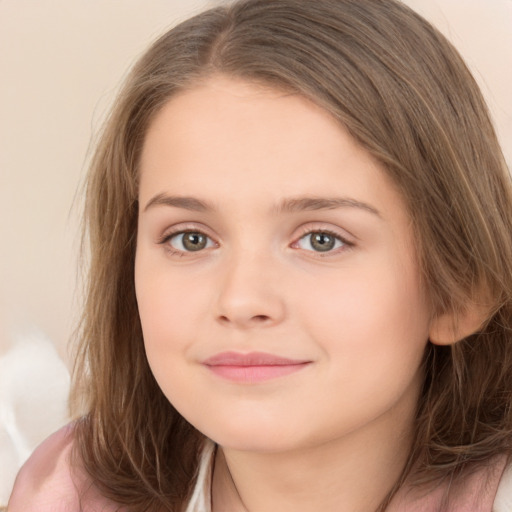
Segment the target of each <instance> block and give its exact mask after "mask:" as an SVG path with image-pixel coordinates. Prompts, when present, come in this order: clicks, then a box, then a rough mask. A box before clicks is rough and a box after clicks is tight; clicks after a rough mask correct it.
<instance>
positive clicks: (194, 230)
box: [157, 228, 355, 258]
mask: <svg viewBox="0 0 512 512" xmlns="http://www.w3.org/2000/svg"><path fill="white" fill-rule="evenodd" d="M186 233H198V234H200V235H203V236H205V237H206V238H208V239H210V240H212V239H211V237H209V236H208V235H207V234H206V233H205V232H204V231H201V230H200V229H197V228H181V229H176V230H175V231H171V232H168V233H166V234H165V235H163V236H162V238H160V239H159V240H158V241H157V243H158V244H160V245H164V246H165V250H166V251H167V252H168V253H169V254H170V255H171V256H179V257H186V255H188V254H193V253H194V252H195V251H181V250H178V249H174V248H173V247H172V246H171V245H170V244H169V241H170V240H171V239H172V238H174V237H175V236H177V235H185V234H186ZM314 233H320V234H323V235H330V236H332V237H334V238H335V239H336V240H337V241H340V242H341V243H342V244H343V245H342V247H338V248H337V249H335V250H330V251H325V253H322V252H321V251H307V252H312V253H314V254H316V256H318V257H320V258H326V257H329V256H333V255H335V254H338V253H339V252H340V250H341V251H346V250H348V249H351V248H352V247H353V246H354V245H355V244H354V243H353V242H349V241H348V240H347V239H346V238H344V237H342V236H340V234H339V233H336V232H335V231H332V230H329V229H311V228H304V229H303V230H302V233H301V235H300V236H299V237H298V238H297V239H296V241H295V242H293V244H292V246H295V245H297V244H298V243H299V242H300V240H302V239H303V238H305V237H306V236H308V235H312V234H314ZM203 250H204V249H200V250H198V251H197V252H202V251H203Z"/></svg>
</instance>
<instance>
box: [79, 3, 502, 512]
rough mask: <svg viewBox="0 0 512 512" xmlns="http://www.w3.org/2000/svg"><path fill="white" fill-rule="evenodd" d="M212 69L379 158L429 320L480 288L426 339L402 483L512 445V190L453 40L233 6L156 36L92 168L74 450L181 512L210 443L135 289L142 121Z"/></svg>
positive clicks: (318, 7) (332, 13)
mask: <svg viewBox="0 0 512 512" xmlns="http://www.w3.org/2000/svg"><path fill="white" fill-rule="evenodd" d="M213 74H223V75H225V76H228V77H236V78H241V79H244V80H247V81H253V82H258V83H264V84H266V85H269V86H271V87H275V88H276V89H279V90H286V91H290V92H293V93H296V94H300V95H303V96H304V97H307V98H309V99H311V100H312V101H313V102H315V103H316V104H318V105H320V106H321V107H323V108H324V109H325V110H326V111H328V112H329V113H330V114H331V115H332V116H334V117H335V118H336V119H337V120H339V122H340V123H341V124H342V125H343V126H344V127H345V128H346V129H348V130H349V132H350V133H351V135H352V136H353V137H354V138H355V139H356V140H357V141H358V142H359V143H360V144H361V145H362V146H363V147H364V148H366V150H367V151H369V153H371V154H372V155H373V156H374V157H375V158H376V159H377V160H378V161H379V162H380V163H381V164H382V166H383V168H384V169H385V170H386V172H387V173H388V175H389V176H390V177H391V179H392V180H393V182H394V183H395V185H396V186H397V188H398V190H400V192H401V194H402V196H403V197H404V199H405V201H406V204H407V206H408V208H409V212H410V218H411V222H412V225H413V227H414V233H415V237H416V244H417V253H418V259H419V262H420V270H421V275H422V278H423V282H424V283H425V285H426V287H427V291H428V296H429V299H430V301H431V303H432V307H433V310H434V311H435V312H436V313H437V314H442V313H443V312H447V311H452V312H454V313H457V312H463V311H464V310H465V307H466V305H467V303H468V301H469V300H473V298H474V294H475V290H478V289H482V287H485V290H486V297H487V299H486V300H488V301H489V303H490V304H491V306H490V312H489V317H488V319H487V321H486V323H485V325H484V326H483V327H482V329H481V330H480V331H479V332H478V333H476V334H473V335H471V336H469V337H467V338H465V339H463V340H461V341H459V342H458V343H455V344H453V345H450V346H437V345H434V344H431V343H429V344H428V346H427V349H426V353H425V359H424V374H425V381H424V386H423V390H422V394H421V397H420V400H419V403H418V407H417V416H416V422H415V427H414V428H415V432H414V444H413V446H412V449H411V451H410V454H409V460H408V462H407V464H406V466H405V468H404V471H403V474H402V476H401V478H400V479H399V481H398V482H397V483H396V485H395V487H394V489H393V490H392V491H391V492H390V495H389V496H388V497H387V499H386V500H385V502H383V504H382V506H381V510H384V509H385V507H386V504H387V503H389V500H390V499H391V497H392V495H393V493H394V492H396V490H397V489H398V488H399V487H400V485H402V484H403V482H404V481H405V480H406V479H409V480H414V481H418V482H424V481H430V480H439V479H442V478H444V477H450V478H454V477H456V476H457V475H458V474H459V473H461V472H462V471H463V470H464V469H466V468H467V467H469V466H475V465H478V464H483V463H486V462H488V461H489V460H490V459H491V458H492V457H494V456H496V455H497V454H503V453H505V454H509V453H510V451H511V440H512V435H511V430H512V415H511V407H510V405H511V403H512V401H511V398H512V397H511V394H512V343H511V327H512V235H511V234H512V194H511V185H510V178H509V174H508V169H507V166H506V164H505V161H504V158H503V155H502V152H501V150H500V147H499V144H498V141H497V138H496V135H495V132H494V129H493V126H492V123H491V121H490V117H489V113H488V110H487V108H486V105H485V103H484V100H483V98H482V96H481V93H480V91H479V89H478V86H477V85H476V83H475V81H474V79H473V78H472V76H471V74H470V72H469V71H468V69H467V67H466V65H465V64H464V62H463V61H462V59H461V57H460V56H459V54H458V53H457V52H456V50H455V49H454V48H453V47H452V46H451V44H450V43H448V42H447V40H446V39H445V38H444V37H443V36H442V35H441V34H440V33H439V32H438V31H437V30H436V29H434V28H433V27H432V26H431V25H430V24H429V23H427V22H426V21H425V20H424V19H422V18H421V17H420V16H419V15H417V14H416V13H414V12H413V11H412V10H410V9H409V8H407V7H406V6H404V5H403V4H401V3H400V2H398V1H395V0H315V1H308V0H241V1H235V2H234V3H231V4H229V5H226V6H222V7H218V8H214V9H211V10H208V11H206V12H204V13H202V14H199V15H198V16H195V17H194V18H191V19H189V20H188V21H185V22H184V23H182V24H180V25H178V26H177V27H175V28H173V29H172V30H170V31H169V32H167V33H166V34H164V35H163V36H162V37H160V38H159V39H158V40H157V41H156V42H155V43H154V44H153V45H152V47H151V48H150V49H149V50H148V51H147V53H145V55H143V56H142V58H141V59H140V60H139V61H138V62H137V63H136V65H135V66H134V68H133V70H132V71H131V73H130V75H129V76H128V78H127V80H126V83H125V84H124V87H123V89H122V91H121V93H120V94H119V97H118V99H117V101H116V102H115V104H114V106H113V110H112V112H111V115H110V117H109V118H108V120H107V122H106V125H105V127H104V129H103V132H102V134H101V137H100V139H99V143H98V145H97V149H96V153H95V154H94V157H93V158H92V162H91V168H90V174H89V177H88V184H87V194H86V206H85V237H86V240H87V251H88V259H89V263H88V264H89V272H88V280H87V286H86V296H85V305H84V313H83V318H82V322H81V325H80V329H79V336H78V342H79V344H78V355H77V359H76V365H75V371H74V387H73V393H72V404H73V410H74V415H75V417H77V418H79V419H77V421H76V426H75V435H76V440H77V442H76V443H75V450H76V455H77V457H79V458H80V461H81V464H83V465H84V467H85V468H86V471H87V472H88V474H89V475H90V476H91V478H92V480H93V482H94V483H95V485H96V486H97V488H98V489H99V490H100V492H101V493H102V494H104V495H105V496H106V497H109V498H111V499H113V500H114V501H115V502H117V503H119V504H123V505H127V506H128V507H127V509H128V510H130V511H132V512H142V511H153V510H155V511H156V510H167V511H179V510H182V508H183V506H184V503H186V500H187V497H188V496H189V495H190V492H191V488H192V486H193V484H194V479H195V474H196V469H197V461H198V454H199V453H200V451H201V447H202V445H203V442H204V438H203V435H202V434H201V433H199V432H198V431H196V430H195V429H194V428H193V427H192V426H191V425H190V424H189V423H188V422H187V421H186V420H185V419H184V418H183V417H182V416H181V415H180V414H179V413H178V412H177V411H176V410H175V409H174V408H173V406H172V404H170V403H169V402H168V400H167V399H166V398H165V396H164V395H163V393H162V392H161V391H160V389H159V387H158V385H157V383H156V381H155V379H154V377H153V376H152V374H151V371H150V368H149V365H148V362H147V360H146V356H145V352H144V345H143V338H142V332H141V326H140V321H139V316H138V311H137V303H136V299H135V289H134V256H135V246H136V236H137V215H138V203H137V193H138V165H139V157H140V153H141V148H142V146H143V143H144V137H145V134H146V131H147V129H148V126H149V125H150V123H151V121H152V119H153V118H154V116H155V114H156V113H157V112H158V111H159V110H160V109H161V108H162V106H163V105H164V104H165V103H166V102H167V101H168V100H169V99H170V98H171V97H172V96H173V95H174V94H176V93H177V92H178V91H180V90H184V89H187V88H188V87H191V86H193V85H194V84H196V83H197V82H198V81H199V80H202V79H204V78H205V77H208V76H210V75H213Z"/></svg>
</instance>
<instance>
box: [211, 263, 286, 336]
mask: <svg viewBox="0 0 512 512" xmlns="http://www.w3.org/2000/svg"><path fill="white" fill-rule="evenodd" d="M278 274H279V272H278V270H277V269H276V266H275V264H272V262H271V261H270V257H266V256H264V255H254V254H253V255H247V254H245V255H242V254H240V255H239V256H238V257H236V258H235V257H233V258H230V260H229V261H226V262H225V268H224V270H223V271H222V272H220V274H219V287H218V295H217V296H216V306H215V309H216V319H217V321H218V322H219V323H221V324H223V325H225V326H231V327H236V328H238V329H252V328H258V327H270V326H275V325H278V324H279V323H281V322H282V321H283V319H284V318H285V315H286V311H285V302H284V295H285V294H284V290H283V289H282V282H281V280H280V279H279V276H278Z"/></svg>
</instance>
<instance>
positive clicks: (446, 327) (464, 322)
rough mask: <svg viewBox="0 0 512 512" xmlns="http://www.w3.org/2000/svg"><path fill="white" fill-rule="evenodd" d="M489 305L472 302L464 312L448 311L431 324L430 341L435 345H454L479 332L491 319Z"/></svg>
mask: <svg viewBox="0 0 512 512" xmlns="http://www.w3.org/2000/svg"><path fill="white" fill-rule="evenodd" d="M490 313H491V308H490V307H489V305H488V304H482V303H477V302H470V303H469V304H467V305H466V307H465V308H464V310H463V311H458V312H454V311H448V312H446V313H443V314H441V315H439V316H437V317H435V318H434V319H433V320H432V321H431V323H430V331H429V339H430V341H431V342H432V343H433V344H434V345H453V344H454V343H457V342H458V341H460V340H462V339H463V338H466V337H467V336H470V335H471V334H474V333H475V332H477V331H479V330H480V329H481V328H482V327H483V325H484V324H485V322H486V321H487V320H488V319H489V317H490Z"/></svg>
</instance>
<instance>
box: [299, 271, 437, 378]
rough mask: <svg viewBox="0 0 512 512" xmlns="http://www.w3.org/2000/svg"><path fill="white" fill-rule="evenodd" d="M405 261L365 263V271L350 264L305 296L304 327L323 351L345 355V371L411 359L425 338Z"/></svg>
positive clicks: (423, 313)
mask: <svg viewBox="0 0 512 512" xmlns="http://www.w3.org/2000/svg"><path fill="white" fill-rule="evenodd" d="M410 267H411V266H410V265H409V266H408V265H392V264H386V265H383V264H381V265H375V266H372V267H370V266H366V267H365V268H364V272H358V271H357V270H355V269H354V270H353V271H347V272H345V273H344V275H343V276H340V277H339V278H337V279H336V280H332V281H330V282H329V283H324V285H326V286H324V287H323V290H322V292H320V290H319V289H315V290H314V291H313V293H310V294H309V296H308V301H307V307H306V308H305V309H304V311H303V315H302V319H303V320H302V321H303V328H304V329H305V330H307V331H309V332H312V333H314V334H315V337H316V339H317V341H318V343H319V344H320V345H322V348H323V349H324V351H325V352H326V353H327V354H328V355H331V356H336V357H337V358H338V360H340V361H350V365H348V366H349V371H350V369H352V368H353V369H354V371H356V368H357V366H358V365H361V366H362V365H365V366H366V371H368V372H371V371H373V370H375V371H380V370H379V369H382V368H383V363H389V365H391V366H393V365H394V361H407V360H409V362H411V363H413V362H416V361H417V360H418V357H419V355H421V354H422V353H423V349H424V347H425V345H426V343H427V339H428V325H429V314H428V310H427V307H426V301H425V298H424V295H423V293H422V291H421V288H420V286H419V283H418V280H417V279H416V274H415V272H413V270H414V269H411V268H410ZM306 324H307V325H306ZM420 359H421V357H420ZM372 368H373V369H372Z"/></svg>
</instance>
